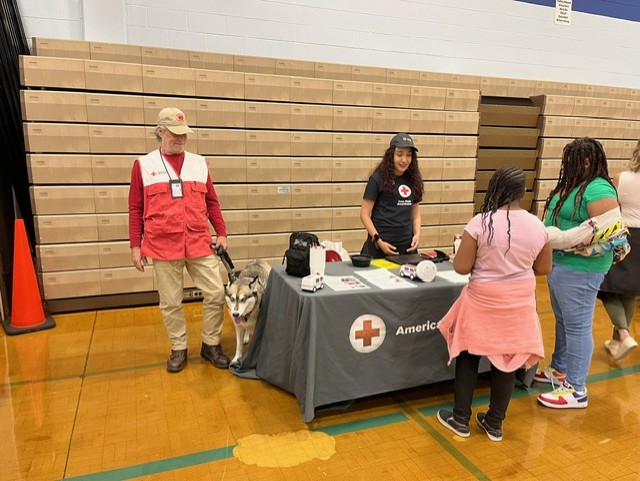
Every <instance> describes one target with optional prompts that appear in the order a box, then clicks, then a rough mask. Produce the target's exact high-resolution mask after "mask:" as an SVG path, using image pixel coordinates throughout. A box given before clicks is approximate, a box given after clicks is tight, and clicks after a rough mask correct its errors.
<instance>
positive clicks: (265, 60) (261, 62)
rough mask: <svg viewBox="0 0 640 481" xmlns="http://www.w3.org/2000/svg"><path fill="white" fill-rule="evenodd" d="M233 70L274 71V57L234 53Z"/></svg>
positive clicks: (266, 72)
mask: <svg viewBox="0 0 640 481" xmlns="http://www.w3.org/2000/svg"><path fill="white" fill-rule="evenodd" d="M233 70H235V71H236V72H250V73H264V74H275V73H276V59H275V58H271V57H252V56H250V55H234V56H233Z"/></svg>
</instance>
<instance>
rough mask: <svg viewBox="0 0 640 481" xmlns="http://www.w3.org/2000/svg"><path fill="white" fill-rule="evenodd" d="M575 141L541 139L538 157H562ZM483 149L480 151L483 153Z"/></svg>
mask: <svg viewBox="0 0 640 481" xmlns="http://www.w3.org/2000/svg"><path fill="white" fill-rule="evenodd" d="M572 140H573V139H569V138H567V139H545V138H540V139H539V141H538V157H540V158H541V159H548V158H552V159H555V158H558V157H562V151H563V150H564V147H565V145H567V144H568V143H569V142H571V141H572ZM481 150H482V149H480V151H481Z"/></svg>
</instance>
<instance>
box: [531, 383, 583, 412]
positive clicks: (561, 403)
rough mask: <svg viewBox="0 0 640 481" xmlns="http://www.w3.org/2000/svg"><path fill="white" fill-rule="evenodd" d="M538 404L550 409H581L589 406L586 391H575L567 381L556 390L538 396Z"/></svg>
mask: <svg viewBox="0 0 640 481" xmlns="http://www.w3.org/2000/svg"><path fill="white" fill-rule="evenodd" d="M538 402H539V403H540V404H542V405H543V406H546V407H548V408H552V409H583V408H586V407H587V406H588V405H589V398H588V397H587V390H586V389H585V390H584V391H576V390H575V389H574V388H573V386H572V385H571V384H569V383H568V382H567V381H565V382H563V383H562V385H560V386H559V387H558V388H556V389H554V390H553V391H551V392H548V393H546V394H540V395H539V396H538Z"/></svg>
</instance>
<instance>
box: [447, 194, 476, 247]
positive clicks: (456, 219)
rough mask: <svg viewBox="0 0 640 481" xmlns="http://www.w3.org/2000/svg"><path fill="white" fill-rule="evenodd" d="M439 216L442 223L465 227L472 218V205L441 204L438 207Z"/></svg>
mask: <svg viewBox="0 0 640 481" xmlns="http://www.w3.org/2000/svg"><path fill="white" fill-rule="evenodd" d="M440 215H441V216H442V221H443V222H446V223H448V224H464V225H466V224H467V222H469V221H470V220H471V218H472V217H473V204H472V203H467V204H442V205H441V206H440ZM452 243H453V239H452Z"/></svg>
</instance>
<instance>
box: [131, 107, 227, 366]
mask: <svg viewBox="0 0 640 481" xmlns="http://www.w3.org/2000/svg"><path fill="white" fill-rule="evenodd" d="M191 133H193V131H192V130H191V129H190V128H189V126H188V125H187V121H186V119H185V116H184V113H182V111H180V110H179V109H177V108H166V109H163V110H161V111H160V113H159V114H158V125H157V127H156V131H155V134H156V137H157V139H158V140H159V142H160V147H159V148H158V149H157V150H154V151H153V152H151V153H149V154H147V155H145V156H143V157H140V158H139V159H138V160H136V161H135V163H134V164H133V168H132V171H131V186H130V189H129V242H130V247H131V260H132V262H133V265H134V266H135V267H136V269H138V270H139V271H144V267H145V265H147V262H148V259H153V268H154V271H155V275H156V282H157V286H158V294H159V295H160V311H161V312H162V317H163V319H164V325H165V328H166V330H167V334H168V335H169V340H170V341H171V356H170V357H169V359H168V360H167V371H169V372H180V371H182V369H184V367H185V365H186V363H187V325H186V321H185V318H184V311H183V309H182V292H183V286H184V279H183V271H184V268H185V267H186V268H187V271H188V272H189V275H190V276H191V278H192V279H193V281H194V283H195V285H196V287H197V288H198V289H200V290H201V291H202V293H203V298H204V301H203V304H204V309H203V330H202V347H201V350H200V355H201V356H202V357H203V358H205V359H206V360H208V361H210V362H211V363H212V364H213V365H214V366H215V367H217V368H220V369H227V368H228V367H229V358H228V357H227V356H226V355H225V354H224V353H223V352H222V348H221V346H220V335H221V332H222V323H223V320H224V311H223V305H224V285H223V283H222V278H221V276H220V271H219V269H218V257H217V256H216V255H215V254H213V252H212V250H211V246H210V244H211V233H210V231H209V221H211V224H212V225H213V228H214V230H215V233H216V248H217V247H218V246H223V247H224V248H226V247H227V228H226V225H225V222H224V218H223V217H222V212H221V210H220V203H219V202H218V196H217V195H216V191H215V189H214V188H213V183H212V182H211V177H210V175H209V170H208V167H207V163H206V160H205V158H204V157H202V156H200V155H196V154H192V153H190V152H187V151H186V150H185V144H186V142H187V134H191Z"/></svg>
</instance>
